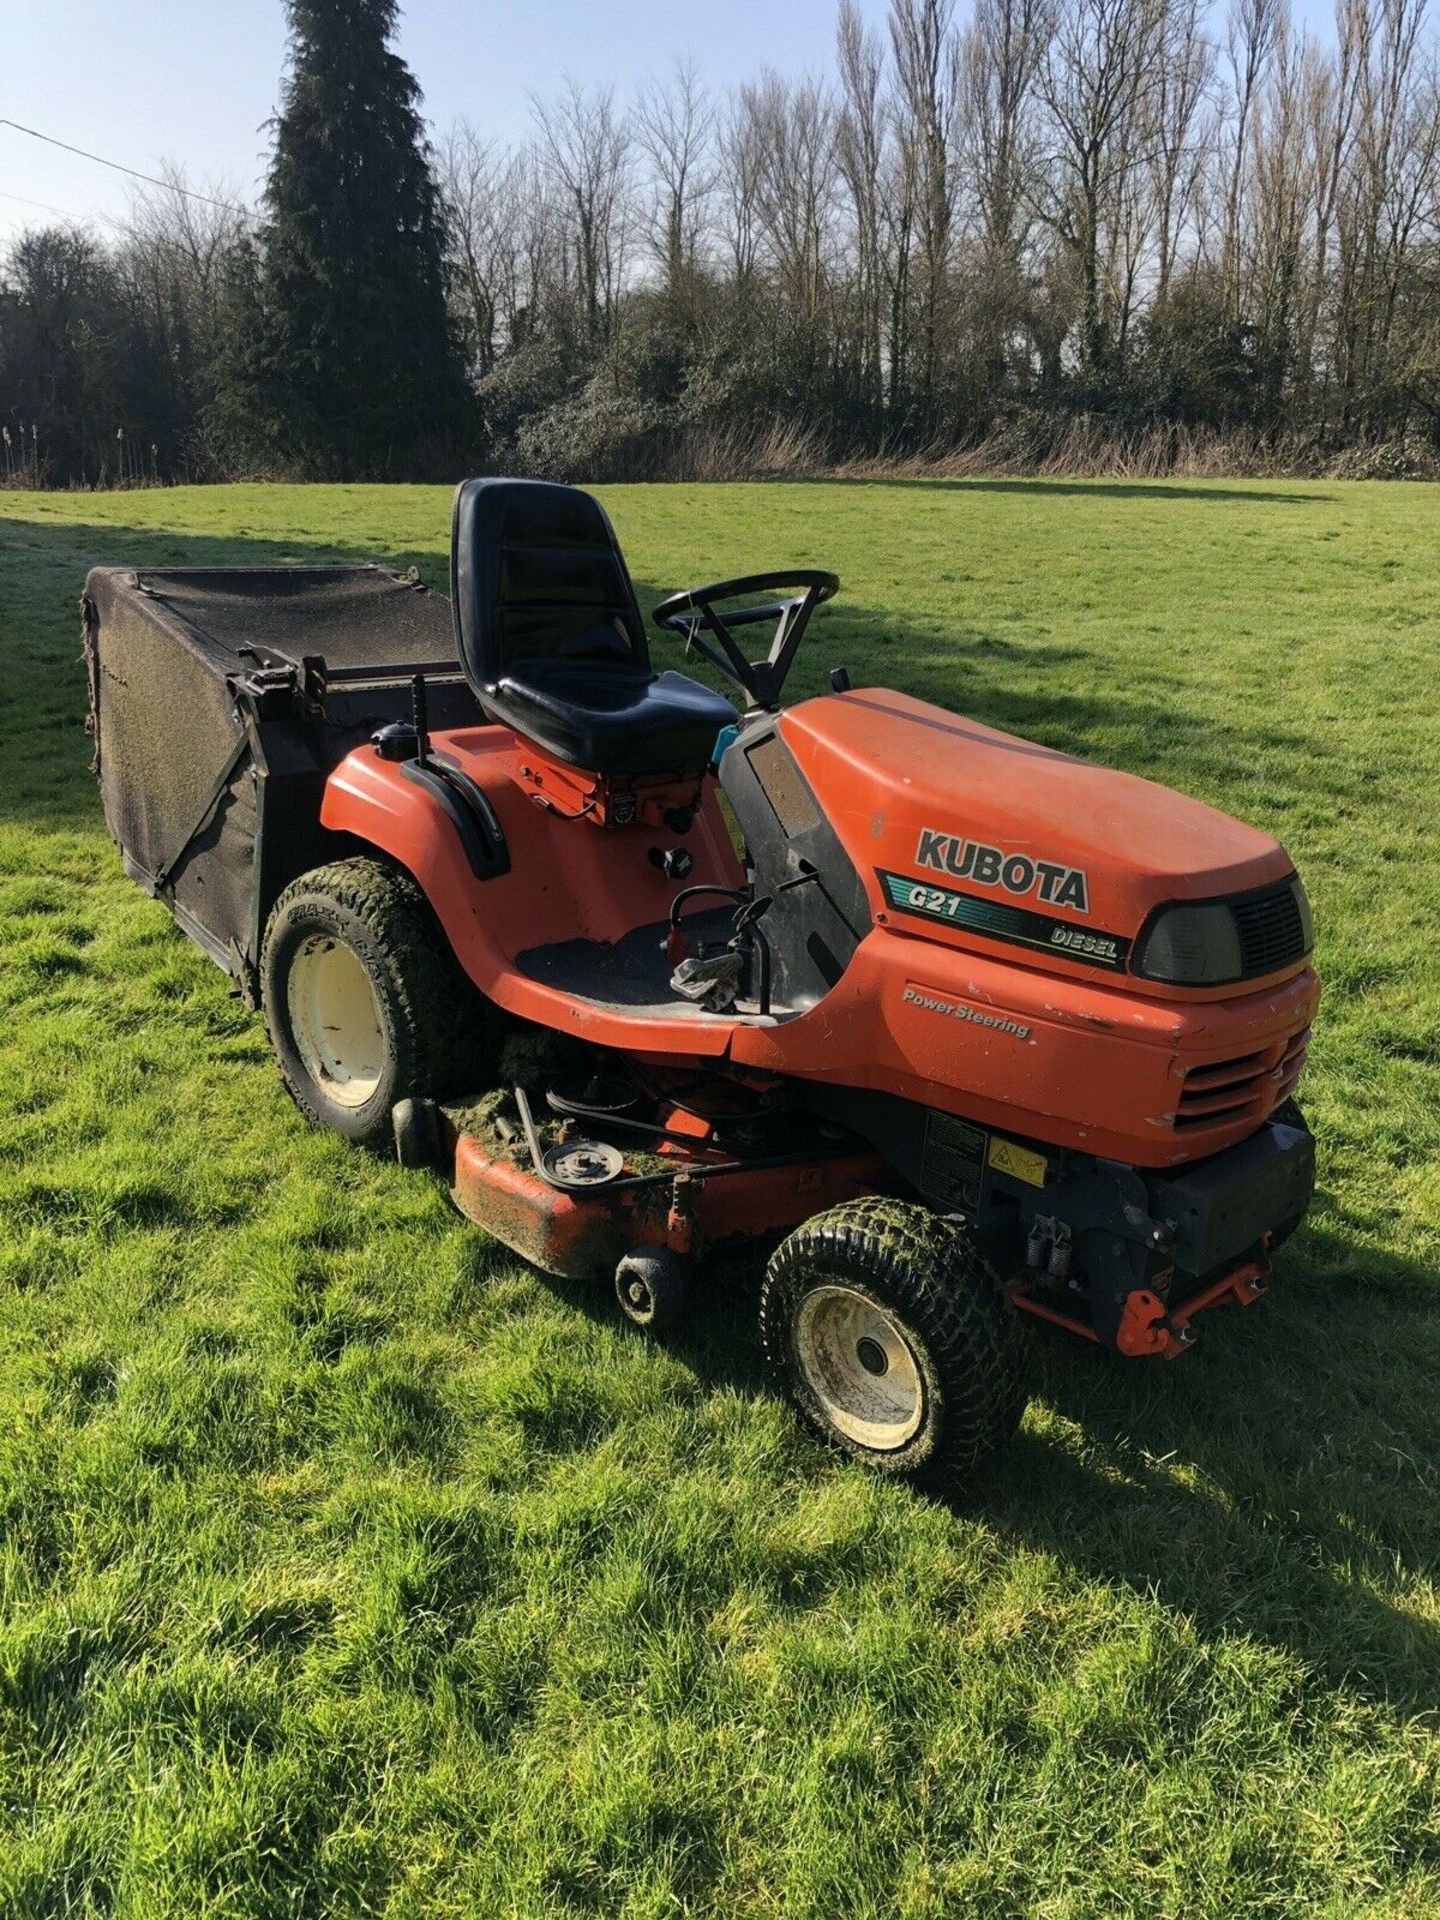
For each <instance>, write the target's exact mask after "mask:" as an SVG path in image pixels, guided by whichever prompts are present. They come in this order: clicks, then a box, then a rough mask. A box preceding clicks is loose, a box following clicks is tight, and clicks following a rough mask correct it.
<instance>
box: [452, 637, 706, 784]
mask: <svg viewBox="0 0 1440 1920" xmlns="http://www.w3.org/2000/svg"><path fill="white" fill-rule="evenodd" d="M482 700H483V704H484V706H485V709H486V711H487V712H488V713H489V714H490V716H491V717H492V718H493V719H495V720H499V721H501V722H502V723H503V724H504V725H505V726H507V727H513V728H514V729H515V731H516V732H517V733H519V734H522V735H523V736H524V737H525V739H527V740H533V741H534V742H535V744H536V746H537V747H543V748H544V749H545V751H546V752H547V753H552V754H554V755H555V757H556V759H557V760H563V761H565V762H566V763H567V764H568V765H570V766H572V767H584V768H585V769H586V770H587V771H588V772H591V773H630V774H651V773H682V772H687V773H688V772H690V771H692V770H694V769H696V768H699V767H704V766H707V765H708V764H709V761H710V759H711V756H712V755H713V753H714V751H715V740H716V736H717V735H718V734H719V732H720V729H721V728H722V727H728V726H731V725H733V723H734V721H735V718H736V714H735V709H734V707H732V706H731V704H730V702H729V701H728V700H726V699H724V698H723V697H722V696H721V695H720V694H718V693H712V692H711V691H710V689H709V688H708V687H702V686H701V685H700V683H699V682H698V681H696V680H691V679H688V678H687V677H686V676H685V675H684V674H683V673H660V674H657V673H653V672H652V671H651V670H650V669H649V668H648V667H640V666H634V665H630V664H627V663H621V662H620V661H616V660H583V659H582V660H528V661H526V662H525V665H524V668H523V671H517V672H515V673H512V674H506V675H505V676H504V678H503V679H501V680H499V681H498V682H497V683H496V684H495V685H494V686H492V687H487V688H486V689H485V692H484V694H483V696H482Z"/></svg>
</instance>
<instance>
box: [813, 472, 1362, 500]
mask: <svg viewBox="0 0 1440 1920" xmlns="http://www.w3.org/2000/svg"><path fill="white" fill-rule="evenodd" d="M825 484H826V485H827V486H836V487H873V486H884V487H916V488H921V489H928V490H932V491H935V492H942V493H1023V494H1028V495H1029V496H1030V498H1031V499H1032V500H1033V499H1034V497H1035V495H1036V494H1037V493H1053V494H1057V495H1068V494H1076V495H1079V496H1081V497H1088V496H1099V497H1101V498H1104V497H1106V496H1109V497H1110V498H1111V499H1140V500H1185V501H1189V502H1191V503H1192V504H1194V505H1196V506H1203V505H1205V504H1206V502H1209V501H1216V500H1245V501H1255V500H1269V501H1271V502H1279V503H1280V504H1282V505H1284V506H1291V507H1313V506H1320V505H1322V504H1324V503H1327V502H1330V501H1333V500H1334V499H1335V498H1336V497H1337V496H1336V495H1335V494H1333V493H1288V492H1284V491H1282V490H1280V489H1279V488H1276V487H1267V486H1261V485H1256V486H1254V487H1235V486H1225V485H1223V484H1221V483H1220V482H1213V483H1212V482H1210V481H1208V480H1049V479H1046V478H1045V477H1044V476H1043V475H1037V476H1036V477H1035V478H1034V479H1033V480H1022V479H1014V480H1003V479H985V478H975V479H971V478H969V477H968V476H966V475H963V474H957V475H954V476H951V477H948V478H947V477H946V476H944V475H940V474H936V475H933V476H932V475H928V474H908V475H903V474H902V475H897V476H893V477H892V476H891V475H889V474H877V475H876V476H875V478H874V479H873V480H872V479H868V478H866V476H865V475H863V474H856V475H854V476H853V477H852V476H845V477H842V478H839V479H835V480H827V481H826V482H825Z"/></svg>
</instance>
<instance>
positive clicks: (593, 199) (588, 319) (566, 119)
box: [531, 80, 631, 341]
mask: <svg viewBox="0 0 1440 1920" xmlns="http://www.w3.org/2000/svg"><path fill="white" fill-rule="evenodd" d="M531 104H532V107H533V108H534V112H535V119H536V124H537V125H538V127H539V130H540V151H541V153H542V155H543V156H544V160H545V164H546V167H547V169H548V171H549V173H550V176H551V179H552V181H553V182H554V185H555V189H556V193H557V195H558V197H559V199H560V202H561V205H562V207H563V216H562V217H563V221H564V226H565V228H566V231H567V237H568V240H569V244H570V259H571V260H573V265H574V272H575V278H576V282H577V286H578V290H579V296H580V309H581V315H582V320H583V326H584V331H585V334H586V336H587V338H588V339H590V340H591V341H598V340H601V339H603V338H604V337H606V336H607V335H608V334H609V332H610V331H611V328H612V326H613V323H614V318H615V308H616V303H617V300H618V297H619V293H620V289H621V286H622V284H623V281H624V269H625V242H626V238H627V214H628V211H629V208H628V205H627V196H628V193H629V188H630V179H631V147H630V136H629V133H628V130H627V129H626V127H625V124H624V122H623V121H622V120H621V119H620V117H619V116H618V115H617V113H616V111H615V96H614V93H613V91H612V90H611V89H609V88H596V89H594V90H589V89H586V88H585V87H582V86H581V85H580V84H579V82H578V81H575V80H567V81H566V83H565V87H564V90H563V91H562V93H561V94H560V97H559V99H558V100H554V101H551V102H549V103H544V102H540V101H537V100H532V102H531ZM567 264H568V263H567Z"/></svg>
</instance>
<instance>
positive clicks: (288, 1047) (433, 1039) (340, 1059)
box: [260, 859, 491, 1148]
mask: <svg viewBox="0 0 1440 1920" xmlns="http://www.w3.org/2000/svg"><path fill="white" fill-rule="evenodd" d="M260 976H261V987H262V994H263V999H264V1006H265V1020H266V1024H267V1026H268V1027H269V1029H270V1038H271V1042H272V1044H273V1045H274V1048H275V1054H276V1058H277V1059H278V1060H279V1062H280V1071H281V1073H282V1074H283V1075H284V1078H285V1084H286V1086H287V1087H288V1088H289V1089H290V1092H291V1094H292V1095H293V1097H294V1099H295V1103H296V1105H297V1106H298V1107H299V1108H300V1110H301V1112H302V1113H304V1114H305V1116H306V1117H307V1119H309V1120H311V1121H313V1122H314V1123H315V1124H316V1125H317V1126H322V1127H329V1128H331V1129H332V1130H333V1131H334V1132H336V1133H340V1134H343V1135H344V1136H345V1137H346V1139H349V1140H354V1141H356V1142H358V1143H359V1144H361V1145H363V1146H368V1147H379V1148H391V1147H392V1146H393V1143H394V1132H393V1127H392V1119H391V1116H392V1112H393V1110H394V1108H395V1106H396V1104H397V1103H398V1102H401V1101H406V1100H417V1099H423V1098H426V1097H430V1096H437V1095H440V1094H444V1093H447V1092H452V1091H457V1090H459V1089H460V1088H461V1087H464V1088H465V1090H467V1091H468V1090H469V1087H470V1086H471V1085H474V1084H476V1082H477V1081H478V1080H479V1079H482V1078H483V1074H484V1066H485V1056H486V1054H487V1053H488V1050H489V1040H490V1025H491V1022H490V1010H489V1008H488V1006H487V1004H486V1002H485V1001H484V999H483V998H482V997H481V995H480V994H479V993H478V992H477V990H476V989H475V987H474V986H473V985H472V984H471V982H470V981H469V979H468V978H467V977H466V976H465V975H464V974H463V973H462V972H461V970H460V967H459V964H458V963H457V961H456V960H455V957H454V955H453V954H452V953H451V951H450V947H449V943H448V942H447V941H446V939H445V936H444V934H443V933H442V931H441V930H440V927H439V926H438V925H437V923H436V921H435V918H434V915H433V914H432V913H431V911H430V908H429V906H428V904H427V902H426V900H425V896H424V894H423V893H422V892H421V891H420V889H419V887H418V886H417V885H416V884H415V882H414V881H413V880H412V879H411V878H410V876H409V875H408V874H405V873H399V872H396V871H394V870H392V869H391V868H389V867H385V866H382V865H381V864H380V862H379V861H377V860H367V859H354V860H337V861H335V862H334V863H333V864H332V865H330V866H326V867H317V868H316V869H315V870H314V871H313V872H311V873H307V874H302V875H301V877H300V878H299V879H298V880H296V881H294V882H293V883H292V884H291V885H290V886H289V887H287V888H286V889H285V891H284V893H282V894H281V896H280V898H279V899H278V900H277V901H276V903H275V910H274V912H273V913H272V914H271V916H270V924H269V927H268V928H267V930H266V935H265V946H264V951H263V953H262V955H261V961H260ZM467 1083H468V1084H467Z"/></svg>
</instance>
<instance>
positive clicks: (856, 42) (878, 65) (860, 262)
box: [835, 0, 886, 408]
mask: <svg viewBox="0 0 1440 1920" xmlns="http://www.w3.org/2000/svg"><path fill="white" fill-rule="evenodd" d="M836 41H837V52H838V56H839V66H840V86H841V93H842V98H843V100H844V106H843V108H842V110H841V114H840V121H839V126H838V129H837V131H836V142H835V154H836V161H837V164H838V166H839V170H840V175H841V178H842V179H843V180H844V182H845V190H846V193H847V195H848V197H849V201H850V215H851V221H852V223H853V228H854V241H855V315H856V332H857V336H858V346H859V351H858V354H857V362H858V364H857V369H856V372H857V379H856V387H857V391H858V394H859V397H860V399H861V402H862V404H864V405H865V406H867V407H872V408H878V407H879V405H880V403H881V400H882V398H883V390H884V370H883V363H882V354H881V341H880V335H881V318H882V312H883V306H884V299H885V270H884V261H883V253H882V244H883V243H882V226H881V223H882V211H881V208H882V193H883V186H882V169H883V167H884V163H885V145H886V114H885V109H884V104H883V100H882V91H881V90H882V87H883V84H884V72H885V55H884V51H883V49H882V48H881V46H880V43H879V41H878V40H877V39H876V38H875V36H874V35H873V34H871V33H868V32H867V31H866V29H865V26H864V23H863V22H862V21H861V18H860V15H859V13H858V11H857V10H856V8H855V5H854V0H841V5H840V22H839V28H838V31H837V35H836Z"/></svg>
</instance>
